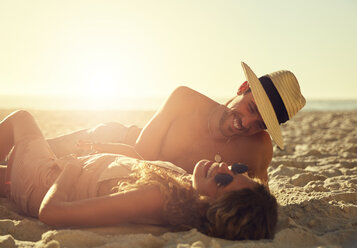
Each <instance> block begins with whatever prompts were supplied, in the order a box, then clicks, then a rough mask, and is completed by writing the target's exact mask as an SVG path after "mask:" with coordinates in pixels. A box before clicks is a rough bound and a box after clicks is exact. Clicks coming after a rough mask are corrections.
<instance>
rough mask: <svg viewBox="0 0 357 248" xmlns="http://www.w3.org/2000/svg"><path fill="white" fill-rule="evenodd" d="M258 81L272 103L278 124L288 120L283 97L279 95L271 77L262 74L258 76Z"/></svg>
mask: <svg viewBox="0 0 357 248" xmlns="http://www.w3.org/2000/svg"><path fill="white" fill-rule="evenodd" d="M259 81H260V83H261V84H262V86H263V88H264V90H265V92H266V93H267V95H268V97H269V100H270V102H271V104H272V105H273V108H274V111H275V115H276V117H277V119H278V121H279V124H281V123H284V122H286V121H287V120H289V115H288V111H286V108H285V105H284V102H283V99H281V96H280V94H279V92H278V90H277V89H276V88H275V85H274V84H273V82H272V81H271V79H270V78H269V77H268V76H263V77H260V78H259Z"/></svg>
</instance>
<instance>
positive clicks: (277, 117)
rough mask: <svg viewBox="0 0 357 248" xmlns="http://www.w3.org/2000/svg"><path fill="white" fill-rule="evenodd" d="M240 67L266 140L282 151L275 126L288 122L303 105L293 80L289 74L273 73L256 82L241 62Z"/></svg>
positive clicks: (277, 127)
mask: <svg viewBox="0 0 357 248" xmlns="http://www.w3.org/2000/svg"><path fill="white" fill-rule="evenodd" d="M242 67H243V70H244V74H245V76H246V78H247V81H248V83H249V86H250V88H251V91H252V94H253V97H254V100H255V102H256V104H257V108H258V110H259V113H260V115H261V116H262V118H263V120H264V123H265V125H266V126H267V129H268V132H269V134H270V136H271V137H272V139H273V140H274V141H275V143H276V144H277V145H278V146H279V148H280V149H284V141H283V136H282V134H281V129H280V126H279V125H280V124H281V123H284V122H286V121H287V120H289V119H291V118H292V117H293V116H294V115H295V114H296V113H297V112H298V111H299V110H300V109H301V108H302V107H304V105H305V103H306V100H305V98H304V97H303V96H302V94H301V92H300V86H299V83H298V81H297V79H296V77H295V76H294V74H293V73H292V72H290V71H277V72H273V73H270V74H267V75H265V76H263V77H260V78H259V79H258V77H257V76H256V75H255V74H254V72H253V71H252V69H250V67H249V66H248V65H247V64H245V63H244V62H242Z"/></svg>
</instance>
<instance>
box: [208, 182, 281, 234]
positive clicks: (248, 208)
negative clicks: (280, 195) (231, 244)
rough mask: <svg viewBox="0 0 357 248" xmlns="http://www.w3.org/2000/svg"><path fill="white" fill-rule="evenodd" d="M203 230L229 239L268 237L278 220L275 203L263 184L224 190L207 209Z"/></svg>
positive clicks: (273, 230)
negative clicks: (205, 224)
mask: <svg viewBox="0 0 357 248" xmlns="http://www.w3.org/2000/svg"><path fill="white" fill-rule="evenodd" d="M207 220H208V224H207V228H206V233H207V234H208V235H210V236H214V237H219V238H225V239H231V240H245V239H252V240H257V239H272V238H274V232H275V227H276V223H277V220H278V204H277V201H276V199H275V197H274V196H273V195H272V194H271V193H270V192H269V191H268V190H267V189H266V187H265V186H264V185H263V184H258V185H257V186H255V187H254V188H253V189H250V188H245V189H241V190H236V191H230V192H227V193H225V194H223V195H221V196H220V197H218V198H217V199H215V200H214V201H213V202H212V203H211V204H210V207H209V209H208V210H207Z"/></svg>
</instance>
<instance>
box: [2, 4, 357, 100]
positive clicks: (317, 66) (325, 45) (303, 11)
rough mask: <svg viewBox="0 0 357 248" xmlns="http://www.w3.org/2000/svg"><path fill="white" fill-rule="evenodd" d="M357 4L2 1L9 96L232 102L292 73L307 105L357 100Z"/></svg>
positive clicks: (4, 84) (4, 72)
mask: <svg viewBox="0 0 357 248" xmlns="http://www.w3.org/2000/svg"><path fill="white" fill-rule="evenodd" d="M356 13H357V1H355V0H311V1H300V0H289V1H286V0H269V1H267V0H249V1H248V0H245V1H240V0H176V1H174V0H162V1H161V0H142V1H138V0H130V1H121V0H115V1H114V0H113V1H110V0H102V1H99V0H98V1H92V0H85V1H80V0H70V1H67V0H62V1H51V0H44V1H36V0H31V1H18V0H0V31H1V32H0V95H46V96H53V95H59V96H75V97H78V98H80V97H88V96H89V97H91V96H93V97H101V99H102V100H103V101H104V100H105V99H109V98H121V97H124V96H167V95H168V94H169V93H170V92H171V91H172V90H173V89H175V88H176V87H177V86H180V85H186V86H189V87H191V88H193V89H195V90H198V91H200V92H201V93H203V94H205V95H207V96H209V97H211V98H216V97H231V96H233V95H234V94H235V92H236V90H237V88H238V86H239V85H240V84H241V83H242V82H243V81H245V78H244V73H243V71H242V68H241V61H244V62H245V63H247V64H248V65H249V66H250V67H251V68H252V70H253V71H254V72H255V73H256V74H257V76H258V77H259V76H262V75H264V74H267V73H271V72H274V71H278V70H283V69H284V70H290V71H292V72H293V73H294V74H295V75H296V77H297V79H298V81H299V83H300V86H301V90H302V93H303V95H304V96H305V97H306V98H307V99H357V93H356V92H357V80H356V76H355V72H356V69H357V15H356Z"/></svg>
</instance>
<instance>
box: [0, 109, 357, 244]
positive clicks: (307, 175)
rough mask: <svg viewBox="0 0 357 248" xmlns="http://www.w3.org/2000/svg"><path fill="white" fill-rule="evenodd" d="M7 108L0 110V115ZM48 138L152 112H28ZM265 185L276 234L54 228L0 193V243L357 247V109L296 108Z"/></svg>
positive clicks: (134, 227)
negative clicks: (273, 205)
mask: <svg viewBox="0 0 357 248" xmlns="http://www.w3.org/2000/svg"><path fill="white" fill-rule="evenodd" d="M9 112H10V110H2V111H1V112H0V113H1V114H0V117H1V118H2V117H3V116H4V115H6V114H7V113H9ZM30 112H31V113H33V114H34V115H35V117H36V118H37V119H38V122H39V125H40V126H41V128H42V129H43V131H44V134H45V135H46V137H54V136H56V135H59V134H61V133H66V132H70V131H74V130H77V129H79V128H84V127H92V126H94V125H95V124H98V123H100V122H105V121H121V122H124V123H125V124H129V123H135V124H137V125H139V126H142V125H144V123H145V122H146V121H147V120H148V119H149V118H150V117H151V116H152V112H105V113H103V112H83V113H80V112H75V115H74V117H73V115H72V117H71V113H73V112H68V111H62V112H60V111H57V112H54V111H30ZM282 129H283V134H284V139H285V143H286V149H285V150H284V151H280V150H279V149H277V148H276V147H275V148H274V158H273V161H272V163H271V166H270V168H269V178H270V181H269V185H270V189H271V191H272V192H273V193H274V195H275V196H276V197H277V199H278V202H279V205H280V207H279V222H278V228H277V231H276V235H275V238H274V240H260V241H227V240H222V239H216V238H211V237H208V236H205V235H203V234H201V233H199V232H197V231H196V230H194V229H193V230H190V231H187V232H180V233H173V232H168V230H167V229H165V228H160V227H155V226H138V225H120V226H115V227H102V228H81V229H54V228H51V227H49V226H47V225H44V224H42V223H41V222H39V221H38V220H37V219H33V218H28V217H25V216H22V215H20V214H19V213H18V211H17V210H16V207H15V206H14V205H13V204H12V203H11V202H10V201H9V200H7V199H5V198H0V247H51V248H52V247H75V248H80V247H181V248H186V247H215V248H219V247H227V248H228V247H230V248H231V247H357V112H307V111H306V112H300V113H299V114H298V115H297V116H296V117H294V119H293V120H291V121H289V123H288V124H286V125H283V127H282Z"/></svg>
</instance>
